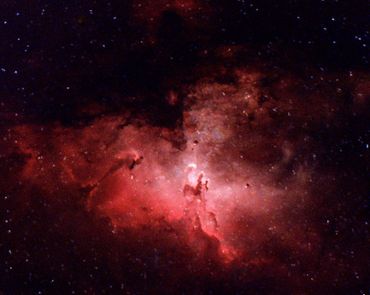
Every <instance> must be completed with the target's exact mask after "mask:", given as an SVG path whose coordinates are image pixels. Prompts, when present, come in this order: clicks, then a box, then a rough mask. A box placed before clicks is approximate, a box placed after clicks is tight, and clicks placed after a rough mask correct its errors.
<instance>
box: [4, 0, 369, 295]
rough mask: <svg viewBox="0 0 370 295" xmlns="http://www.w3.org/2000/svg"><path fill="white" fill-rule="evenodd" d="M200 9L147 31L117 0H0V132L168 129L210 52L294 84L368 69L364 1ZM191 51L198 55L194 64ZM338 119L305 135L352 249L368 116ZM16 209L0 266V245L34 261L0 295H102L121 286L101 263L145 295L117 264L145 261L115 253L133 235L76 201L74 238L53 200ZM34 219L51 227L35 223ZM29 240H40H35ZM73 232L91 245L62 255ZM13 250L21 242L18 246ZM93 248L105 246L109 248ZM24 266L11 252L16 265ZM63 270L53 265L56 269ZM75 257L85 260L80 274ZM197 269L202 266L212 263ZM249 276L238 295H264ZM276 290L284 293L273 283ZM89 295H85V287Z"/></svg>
mask: <svg viewBox="0 0 370 295" xmlns="http://www.w3.org/2000/svg"><path fill="white" fill-rule="evenodd" d="M153 1H154V0H153ZM205 2H206V3H208V5H210V6H211V7H212V8H213V9H212V13H211V14H207V13H204V14H201V15H197V17H199V18H200V19H201V21H200V22H199V23H198V24H197V25H191V23H192V22H191V21H189V19H187V18H183V17H181V16H180V14H179V13H177V12H176V11H162V12H161V16H160V17H159V19H158V23H159V25H158V27H157V28H156V29H155V30H151V29H150V28H148V27H146V26H145V25H144V24H143V23H142V22H140V21H139V20H137V19H135V18H134V17H133V13H134V12H133V10H132V5H133V3H132V2H131V1H118V0H116V1H86V0H82V1H70V0H66V1H25V0H18V1H10V0H5V1H1V3H0V42H1V43H0V44H1V46H0V68H1V70H0V103H1V106H0V120H1V121H0V126H1V125H2V126H1V132H2V133H1V134H5V133H6V130H7V129H8V128H11V127H12V126H14V125H17V124H20V123H26V124H27V123H32V124H33V123H36V124H49V123H50V124H52V123H56V122H58V123H61V124H62V125H64V126H69V127H71V126H72V127H73V126H83V125H86V124H88V123H89V122H91V121H93V120H94V119H96V118H98V117H103V116H105V115H109V114H119V113H121V112H122V111H124V110H125V109H127V108H129V109H130V110H131V111H132V113H133V115H134V116H135V115H141V116H143V117H145V118H146V119H147V120H148V121H149V122H150V124H153V125H158V126H168V127H172V126H175V125H176V124H177V123H178V120H179V119H180V120H181V114H182V109H181V108H182V106H181V105H179V106H177V107H169V106H168V103H167V102H166V100H165V96H166V93H168V91H169V90H171V89H176V87H177V86H178V88H179V89H180V88H181V87H182V86H181V85H184V84H185V85H186V84H191V83H192V82H194V81H196V80H197V79H198V78H199V77H198V76H197V72H196V69H198V68H199V67H200V66H202V65H209V64H211V65H212V64H218V63H222V61H220V60H219V59H218V57H217V56H216V55H213V53H212V52H213V49H214V48H217V47H220V46H242V47H245V48H247V52H248V54H247V55H243V54H242V55H241V56H238V57H237V58H236V59H233V61H232V62H230V67H232V66H233V65H235V64H239V63H240V64H245V63H258V62H263V63H264V64H265V65H266V67H268V66H270V67H271V68H273V67H276V68H282V69H285V70H287V71H289V72H291V73H294V75H297V76H298V77H300V76H304V75H305V72H306V71H307V69H309V70H311V69H313V70H314V71H318V72H324V73H328V72H335V73H343V75H348V72H349V71H365V72H366V71H368V67H369V60H368V59H369V46H370V44H369V30H370V28H369V27H370V26H369V23H370V22H369V11H370V10H369V8H370V7H369V3H368V1H365V0H358V1H356V0H354V1H350V0H347V1H345V0H338V1H332V0H326V1H324V0H321V1H317V0H310V1H309V0H302V1H298V0H296V1H293V0H290V1H286V0H280V1H277V0H270V1H269V0H258V1H234V0H216V1H205ZM251 4H253V5H252V6H251ZM256 8H258V11H256ZM43 10H44V12H43ZM90 10H92V13H91V12H90ZM324 28H325V29H324ZM151 37H153V38H155V39H156V40H157V42H156V43H155V44H152V43H150V42H148V41H147V40H148V39H150V38H151ZM205 50H208V51H209V52H211V53H210V54H208V55H207V56H204V55H202V52H204V51H205ZM344 73H345V74H344ZM339 75H340V74H339ZM93 103H98V104H99V106H100V107H101V108H100V110H99V111H97V112H93V113H83V112H81V109H82V108H83V107H84V106H89V105H91V104H93ZM347 115H348V116H347V117H345V118H343V121H344V122H345V124H341V125H340V128H338V129H336V128H335V127H333V128H331V129H330V130H329V131H328V130H322V131H321V132H318V133H317V134H316V135H315V136H316V139H317V140H318V141H321V142H323V143H324V144H325V145H326V146H327V149H326V153H325V154H323V155H322V163H321V164H322V166H324V167H325V166H330V167H333V168H334V169H336V170H337V171H342V173H340V175H341V176H340V177H339V178H340V180H338V182H339V183H341V185H340V187H339V188H338V191H339V192H343V195H346V197H345V198H346V199H345V200H341V201H340V206H341V208H340V210H341V211H340V212H341V214H342V215H341V218H344V219H345V218H347V219H348V220H349V219H350V217H351V216H352V215H353V212H356V213H355V214H358V218H357V219H355V221H353V222H352V221H348V222H347V223H345V225H344V231H345V232H346V233H347V234H348V236H350V238H349V240H350V241H351V242H353V243H354V244H356V243H357V244H361V245H363V244H364V243H365V244H366V242H364V241H368V239H367V238H366V236H365V235H368V232H367V231H365V230H359V233H358V235H357V236H355V234H353V233H352V234H353V235H354V236H351V230H352V228H356V226H357V225H358V222H363V221H364V220H368V214H369V209H368V196H369V189H370V188H369V175H370V167H369V150H368V149H366V148H365V146H366V143H368V144H370V130H369V118H368V117H356V116H352V114H350V113H348V114H347ZM2 160H3V162H2V164H0V165H1V166H2V167H1V169H0V173H1V174H2V175H6V176H4V177H3V179H2V180H1V182H0V188H2V190H4V192H1V193H2V194H4V195H6V194H8V193H9V194H13V195H14V194H17V189H19V193H21V192H22V193H23V188H22V187H21V186H20V187H18V188H17V187H16V188H15V189H14V188H13V187H12V189H11V190H9V191H7V190H6V188H7V187H8V183H11V182H16V177H17V175H16V174H13V173H15V172H13V171H15V170H17V168H19V167H21V165H22V163H24V161H25V159H22V158H21V157H20V156H19V155H12V156H11V157H7V158H6V159H4V158H3V157H2ZM9 187H10V186H9ZM318 189H319V188H318ZM29 193H30V194H31V195H34V196H36V195H39V194H42V192H40V191H38V190H37V188H31V189H30V192H29ZM73 194H74V192H71V194H70V195H69V196H68V198H70V199H74V198H79V196H77V195H73ZM57 197H58V196H57ZM59 197H60V199H62V196H59ZM57 199H58V198H57ZM331 201H333V202H337V199H336V198H334V197H333V198H332V199H331V200H328V202H331ZM0 204H1V206H2V207H1V208H0V210H3V211H5V209H6V210H12V209H16V208H17V207H19V204H18V203H17V202H16V200H14V201H13V200H10V201H9V200H3V196H1V203H0ZM28 205H29V206H30V208H31V209H30V213H29V215H28V216H27V217H26V218H25V219H24V220H21V221H19V222H18V223H17V224H15V225H14V227H13V228H14V229H15V233H14V235H15V237H13V238H12V239H10V238H9V240H7V239H8V238H4V240H3V242H2V243H1V251H2V255H1V257H8V256H9V253H8V247H7V246H8V245H12V247H13V248H18V249H21V250H19V251H20V252H22V250H24V251H25V252H22V253H26V252H29V253H36V254H35V257H34V260H36V261H37V259H38V258H39V260H40V262H39V263H38V262H36V263H35V265H33V266H25V267H24V269H23V270H22V271H19V272H18V273H17V274H16V275H9V273H8V272H6V271H5V270H4V269H5V266H3V265H1V267H2V268H3V267H4V269H2V270H1V272H0V275H1V276H2V278H0V279H1V280H0V282H1V285H0V287H1V289H0V293H1V290H4V294H38V293H37V292H42V293H39V294H69V293H70V292H71V290H84V289H85V288H87V289H88V288H90V290H95V292H97V290H100V291H101V292H102V293H104V294H116V293H119V292H120V290H121V288H122V286H121V284H120V283H119V280H118V279H117V280H116V279H115V278H112V277H111V272H110V267H112V265H116V264H115V263H116V262H112V261H106V260H105V259H106V257H116V256H117V257H124V259H125V261H126V263H127V265H126V267H127V268H130V269H132V272H131V271H130V272H128V273H127V278H128V280H129V281H130V280H131V283H132V284H131V285H130V284H129V289H130V290H135V286H138V292H137V293H134V294H142V293H145V290H147V289H146V286H142V285H140V284H141V281H140V280H138V279H137V276H136V275H137V273H139V272H140V269H141V268H142V267H143V265H140V266H138V264H137V261H133V260H130V259H131V257H126V255H127V253H132V255H133V256H135V253H136V254H137V256H140V255H141V254H140V253H139V252H140V251H141V252H144V253H146V252H145V251H147V252H148V253H151V252H150V249H151V248H152V247H149V246H148V245H141V244H140V245H141V246H140V247H139V248H134V246H132V245H130V244H125V241H126V240H127V239H132V240H135V239H136V240H137V239H140V237H138V236H137V234H136V233H135V232H127V233H126V235H125V237H122V240H119V239H116V238H112V235H111V234H110V232H107V230H106V229H107V228H109V225H108V223H109V222H108V221H100V220H99V221H97V220H95V219H94V218H93V217H91V216H89V215H88V214H87V213H86V216H83V217H81V216H80V214H81V213H80V212H81V210H80V209H81V206H82V205H81V204H78V203H76V204H75V206H76V207H75V208H70V207H68V210H69V212H70V213H69V214H70V215H71V216H75V215H76V216H77V215H78V216H79V217H78V220H80V222H81V223H83V222H85V223H86V224H82V225H81V227H80V228H79V229H78V230H79V231H81V232H73V229H74V227H73V224H66V223H65V220H59V219H58V216H57V215H58V212H59V210H60V207H63V206H65V205H64V204H62V201H60V203H59V201H58V202H54V203H53V202H51V203H48V204H45V203H42V202H41V201H39V202H38V201H37V200H34V201H32V202H31V203H30V204H28ZM68 206H70V205H68ZM329 207H330V206H329ZM338 210H339V209H338ZM328 211H330V210H328ZM35 212H38V213H37V214H36V213H35ZM3 213H4V215H5V212H3ZM83 214H85V213H83ZM328 214H329V215H330V214H333V215H334V216H335V215H336V214H337V211H335V210H334V209H333V212H332V213H330V212H329V213H328ZM2 215H3V214H2ZM74 218H75V217H74ZM72 219H73V218H72ZM1 222H2V225H1V227H0V229H1V231H2V233H1V236H4V237H5V231H6V230H8V227H7V225H4V224H3V220H2V221H1ZM47 222H50V224H53V227H50V228H49V227H48V226H46V225H45V223H47ZM30 224H33V226H32V227H31V229H30V230H28V231H27V232H22V228H25V227H27V226H29V225H30ZM60 227H62V228H63V231H64V232H63V233H62V234H59V228H60ZM90 228H94V229H95V230H96V232H95V234H93V233H91V232H89V229H90ZM68 229H70V230H71V232H70V233H69V232H68ZM83 229H86V232H89V233H88V234H87V233H86V232H83ZM43 230H47V231H48V234H47V235H46V237H43V238H39V236H38V235H39V233H40V231H43ZM356 234H357V232H356ZM79 235H80V236H83V237H85V238H86V237H87V236H88V237H89V238H91V245H92V246H91V247H89V248H86V249H85V248H84V247H85V245H83V243H82V244H81V245H77V246H76V244H75V242H72V241H73V240H76V239H77V240H78V238H76V237H78V236H79ZM331 235H333V233H332V232H331V231H330V229H329V230H328V233H327V238H328V240H330V239H335V237H333V236H331ZM66 236H67V237H70V240H68V239H66ZM1 239H2V238H1ZM23 241H25V242H24V243H25V244H24V245H23V244H21V243H22V242H23ZM106 241H110V243H111V244H110V245H109V247H107V245H106ZM347 242H348V240H347V239H345V238H344V239H343V240H339V241H337V242H336V243H337V245H338V247H339V248H340V249H346V243H347ZM153 243H154V242H153ZM4 245H5V246H6V247H5V246H4ZM60 245H63V248H64V247H65V248H66V249H67V248H70V249H74V248H77V249H79V250H80V251H81V252H82V253H83V254H80V255H79V254H78V252H76V253H74V254H71V253H70V252H69V250H65V251H64V252H63V251H62V252H61V253H60V255H55V251H58V249H60V247H61V246H60ZM122 245H124V246H122ZM149 248H150V249H149ZM56 249H57V250H56ZM81 249H82V250H81ZM178 251H180V250H178ZM338 251H340V250H338ZM164 252H165V251H164ZM344 252H345V251H344ZM102 253H104V254H102ZM117 253H118V254H117ZM162 254H163V256H166V255H167V254H166V253H162ZM49 255H55V256H54V257H53V258H52V259H51V260H52V261H53V262H52V263H51V264H50V265H48V264H47V263H46V264H44V263H45V260H43V258H44V257H43V256H45V257H46V256H49ZM73 255H75V256H73ZM168 255H169V257H168V259H170V258H171V257H176V255H177V256H178V257H180V258H179V260H178V261H176V262H175V263H177V264H179V265H183V264H186V259H187V257H186V255H183V253H173V254H171V255H173V256H171V255H170V254H168ZM343 255H344V256H346V255H349V254H348V253H343ZM144 256H145V255H144ZM149 256H150V255H149ZM149 256H147V260H146V262H147V263H149V264H150V262H151V261H152V260H151V259H152V257H149ZM24 258H25V257H22V256H19V260H22V259H24ZM1 259H2V258H1ZM112 259H113V260H114V258H112ZM2 260H4V261H5V258H4V259H2ZM67 260H68V261H69V262H68V263H66V265H67V268H66V269H63V267H62V269H60V267H61V265H63V264H64V262H65V261H67ZM82 260H84V261H86V262H84V263H86V264H82V262H81V261H82ZM46 261H47V260H46ZM71 261H72V262H71ZM0 263H2V261H0ZM97 263H98V264H99V270H92V272H93V273H94V278H92V279H86V278H85V277H84V275H83V274H82V273H80V272H79V269H80V268H84V267H85V268H89V269H90V268H91V269H93V268H94V265H96V264H97ZM140 263H144V262H142V261H141V262H140ZM208 267H209V269H210V270H212V266H208ZM35 269H37V271H35ZM333 271H335V270H333ZM149 272H150V270H149ZM30 273H31V277H30ZM51 273H59V279H60V281H61V283H60V285H57V286H51V283H50V282H51V281H52V280H53V278H54V277H53V275H51ZM252 273H253V271H252ZM149 275H150V274H149ZM233 275H234V274H226V275H225V274H220V276H219V277H221V278H222V279H221V280H220V279H218V278H219V277H217V276H215V278H211V279H210V278H209V277H206V278H202V277H200V278H199V277H197V278H195V277H193V276H190V275H189V277H187V278H186V281H185V282H184V284H183V288H185V289H184V292H185V293H186V294H193V292H195V291H194V290H193V289H192V287H191V286H198V285H199V286H203V287H202V288H203V289H204V290H206V291H204V293H207V292H208V293H209V294H217V293H218V292H219V293H223V294H230V292H234V293H232V294H239V293H237V292H238V290H239V291H240V286H239V285H238V282H239V281H238V280H237V279H236V277H233ZM32 276H33V277H32ZM228 276H229V277H228ZM152 278H154V279H153V282H152V283H153V284H155V283H154V281H156V279H158V280H159V281H160V280H161V278H156V274H152ZM256 278H257V279H255V280H254V281H253V278H252V279H251V281H252V283H247V284H246V286H244V287H245V289H248V290H254V291H251V292H250V293H248V292H247V293H246V294H273V291H271V289H269V286H270V281H269V280H268V279H266V277H265V276H263V278H264V279H263V280H261V281H259V280H258V278H259V275H258V274H257V275H256ZM271 280H273V279H272V278H271ZM81 282H82V283H81ZM279 283H280V284H282V285H281V286H280V287H281V290H284V282H279ZM286 283H287V284H288V282H286ZM149 284H150V282H149ZM271 284H272V283H271ZM186 286H187V287H188V288H189V289H186ZM205 286H211V287H209V288H208V287H205ZM244 287H243V288H244ZM275 287H276V286H275V285H274V288H275ZM278 287H279V286H278ZM278 287H277V288H278ZM199 288H200V289H201V287H199ZM366 288H368V281H367V278H364V279H362V280H361V281H360V282H357V281H356V282H355V283H349V284H348V289H345V290H336V289H330V288H329V290H331V291H332V290H334V291H333V292H336V293H335V294H362V293H361V292H363V294H368V293H366V292H368V291H369V289H366ZM159 289H160V288H159ZM278 289H279V288H278ZM50 290H52V291H50ZM112 290H116V291H112ZM117 290H118V291H117ZM197 290H198V289H197ZM243 290H244V289H243ZM273 290H276V289H273ZM326 291H327V290H326V289H325V290H324V291H323V290H321V291H320V292H326ZM48 292H49V293H48ZM50 292H51V293H50ZM212 292H213V293H212ZM208 293H207V294H208ZM89 294H99V293H94V291H91V293H89ZM131 294H132V293H131ZM194 294H197V293H194ZM243 294H244V293H243ZM282 294H283V293H282ZM308 294H311V293H308ZM312 294H313V293H312ZM317 294H323V293H317ZM327 294H330V293H327ZM333 294H334V293H333Z"/></svg>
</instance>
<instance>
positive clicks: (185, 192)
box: [12, 68, 364, 285]
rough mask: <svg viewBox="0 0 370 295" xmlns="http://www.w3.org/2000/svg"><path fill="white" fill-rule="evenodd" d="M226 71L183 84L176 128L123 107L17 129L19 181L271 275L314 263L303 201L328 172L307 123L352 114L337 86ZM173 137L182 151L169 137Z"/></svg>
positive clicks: (314, 236)
mask: <svg viewBox="0 0 370 295" xmlns="http://www.w3.org/2000/svg"><path fill="white" fill-rule="evenodd" d="M232 75H233V81H234V82H233V83H222V82H219V81H218V80H217V79H216V78H213V77H208V78H204V79H200V80H199V81H197V82H196V83H195V84H194V85H192V86H189V87H188V88H187V89H186V93H187V95H186V98H185V99H184V102H183V103H184V108H183V114H182V115H183V121H182V125H181V127H176V128H174V129H170V128H164V127H158V126H153V125H151V124H149V123H148V122H147V121H145V120H143V119H136V120H133V121H132V122H131V123H130V124H123V122H126V119H127V115H125V114H123V115H122V116H105V117H103V118H100V119H97V120H95V121H94V122H92V123H91V124H89V125H87V126H82V127H64V126H61V125H58V124H55V125H51V126H40V125H22V126H17V127H16V128H15V129H14V130H13V131H12V132H13V133H14V134H13V137H14V138H15V145H16V146H17V148H18V150H19V153H21V154H23V155H24V156H25V164H24V166H23V169H22V171H21V179H22V181H27V182H30V183H32V184H33V185H35V186H37V187H40V188H41V189H42V190H43V191H45V192H47V194H46V195H47V196H48V197H49V198H51V199H52V198H53V196H54V195H57V194H58V191H59V190H61V189H63V188H65V187H68V188H71V189H73V190H77V191H78V192H79V194H80V195H81V196H82V198H83V203H84V206H85V208H86V210H87V211H89V212H93V213H94V214H97V215H98V216H101V217H107V218H109V220H110V223H111V226H112V230H113V231H120V230H124V229H130V230H133V229H134V230H136V229H137V230H139V229H142V228H146V227H156V228H162V229H163V230H165V231H167V232H168V233H169V235H170V236H171V238H170V239H172V240H173V241H175V240H176V241H177V240H178V239H179V240H180V241H181V243H184V245H183V246H184V247H189V248H190V249H191V250H192V251H193V253H194V255H195V256H197V255H201V256H202V257H203V256H205V255H206V256H207V255H208V256H209V257H211V258H212V259H213V260H214V261H217V262H218V263H221V264H223V265H225V267H226V268H227V267H230V268H231V269H233V268H234V267H236V266H238V267H243V266H245V265H248V266H249V267H259V268H260V267H262V268H263V267H264V266H269V267H270V268H271V271H273V272H275V273H276V275H277V276H280V275H282V276H286V275H287V274H288V273H290V272H291V270H289V268H294V267H301V266H300V265H297V263H298V264H304V265H305V266H304V267H307V269H310V267H312V265H311V260H312V257H314V258H315V257H319V256H320V253H321V251H322V247H323V243H324V242H323V237H322V234H321V232H320V228H318V227H316V226H315V224H311V223H310V222H309V220H310V218H311V215H313V213H312V212H310V211H309V210H308V209H307V208H315V206H316V201H315V194H314V193H313V192H314V191H315V186H316V185H317V183H319V181H318V179H319V178H320V177H323V178H324V177H327V178H329V177H331V176H332V175H331V174H330V173H333V172H330V171H326V172H325V173H326V175H323V172H322V170H320V169H319V163H317V160H316V158H317V157H318V154H319V153H320V152H321V146H320V143H318V142H317V141H315V140H314V139H313V138H312V135H311V131H312V130H315V128H317V127H318V126H320V125H321V124H322V122H325V123H326V124H339V122H338V121H337V118H338V116H340V115H341V114H342V112H343V111H348V110H344V108H343V106H341V105H340V104H339V103H338V100H337V99H335V96H334V95H335V94H336V93H337V92H338V89H337V88H336V87H334V88H333V87H324V86H322V87H320V84H319V85H318V87H315V89H318V90H316V91H312V89H307V88H306V87H305V86H304V81H300V80H299V78H297V77H292V76H291V75H288V74H284V73H282V74H280V76H279V77H278V78H276V79H275V80H273V81H267V78H266V74H265V73H264V71H262V70H260V69H253V68H240V69H236V70H234V71H233V73H232ZM361 81H362V82H361V83H359V84H354V85H353V89H356V91H357V93H362V90H361V89H364V86H361V85H363V83H364V82H363V81H364V80H361ZM317 83H319V82H317ZM266 84H267V85H268V86H266ZM302 85H303V86H302ZM330 95H333V97H334V98H333V99H332V100H328V99H327V97H328V96H330ZM357 95H359V94H357ZM175 96H176V93H174V92H171V93H170V94H169V97H175ZM168 103H169V104H170V105H172V104H173V99H170V100H169V101H168ZM358 103H361V104H363V103H364V101H363V100H361V101H360V102H358ZM356 104H357V102H356ZM352 107H353V108H356V105H354V106H352ZM179 137H181V138H183V139H184V140H185V141H186V146H185V148H178V145H176V144H175V143H176V142H178V140H179ZM328 186H329V185H328ZM323 189H324V188H323ZM276 249H278V250H276ZM276 251H278V252H279V251H281V252H282V253H289V259H288V258H284V255H283V254H281V255H278V254H273V253H275V252H276ZM284 259H288V260H289V261H282V260H284ZM315 259H316V258H315ZM315 259H314V260H315ZM297 261H299V262H297ZM292 265H293V266H292ZM315 279H317V280H320V278H315ZM296 280H297V284H298V285H299V281H300V279H299V278H296Z"/></svg>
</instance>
